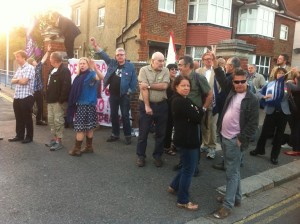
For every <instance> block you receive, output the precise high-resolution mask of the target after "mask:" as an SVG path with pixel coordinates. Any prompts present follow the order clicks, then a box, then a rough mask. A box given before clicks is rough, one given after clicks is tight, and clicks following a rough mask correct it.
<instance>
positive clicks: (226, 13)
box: [222, 10, 230, 26]
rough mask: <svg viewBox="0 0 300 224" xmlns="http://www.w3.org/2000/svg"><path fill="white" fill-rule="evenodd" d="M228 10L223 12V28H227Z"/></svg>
mask: <svg viewBox="0 0 300 224" xmlns="http://www.w3.org/2000/svg"><path fill="white" fill-rule="evenodd" d="M229 16H230V15H229V10H224V11H223V24H222V25H224V26H229Z"/></svg>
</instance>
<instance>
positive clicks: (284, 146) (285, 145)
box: [281, 143, 293, 149]
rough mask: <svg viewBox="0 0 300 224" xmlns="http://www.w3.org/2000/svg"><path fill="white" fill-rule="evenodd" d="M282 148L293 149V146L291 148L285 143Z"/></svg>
mask: <svg viewBox="0 0 300 224" xmlns="http://www.w3.org/2000/svg"><path fill="white" fill-rule="evenodd" d="M281 148H284V149H292V148H293V147H291V146H289V144H287V143H285V144H284V145H281Z"/></svg>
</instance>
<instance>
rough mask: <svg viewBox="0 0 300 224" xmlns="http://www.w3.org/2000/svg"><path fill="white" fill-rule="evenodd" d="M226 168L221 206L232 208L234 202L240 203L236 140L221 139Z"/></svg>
mask: <svg viewBox="0 0 300 224" xmlns="http://www.w3.org/2000/svg"><path fill="white" fill-rule="evenodd" d="M221 145H222V149H223V152H224V162H225V167H226V195H225V200H224V202H223V206H224V207H226V208H229V209H231V208H233V206H234V203H235V201H241V199H242V191H241V175H240V164H241V149H240V147H239V146H238V145H237V138H233V139H226V138H224V137H221Z"/></svg>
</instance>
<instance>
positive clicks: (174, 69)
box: [170, 68, 178, 71]
mask: <svg viewBox="0 0 300 224" xmlns="http://www.w3.org/2000/svg"><path fill="white" fill-rule="evenodd" d="M170 71H178V69H177V68H170Z"/></svg>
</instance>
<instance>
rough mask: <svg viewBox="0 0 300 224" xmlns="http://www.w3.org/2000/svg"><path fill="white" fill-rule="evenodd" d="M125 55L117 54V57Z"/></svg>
mask: <svg viewBox="0 0 300 224" xmlns="http://www.w3.org/2000/svg"><path fill="white" fill-rule="evenodd" d="M124 55H125V54H116V56H117V57H119V56H124Z"/></svg>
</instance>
